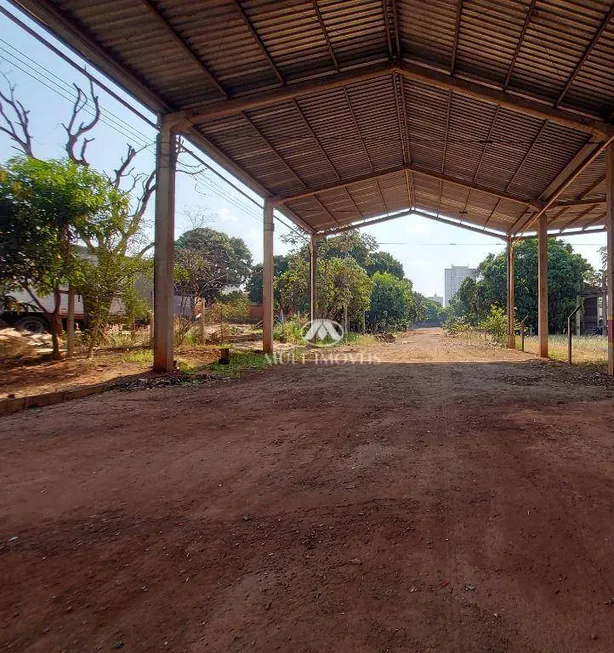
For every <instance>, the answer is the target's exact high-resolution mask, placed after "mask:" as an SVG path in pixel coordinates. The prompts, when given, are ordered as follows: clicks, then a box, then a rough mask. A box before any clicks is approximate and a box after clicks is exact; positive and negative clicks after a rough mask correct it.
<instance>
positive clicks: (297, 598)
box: [0, 331, 614, 653]
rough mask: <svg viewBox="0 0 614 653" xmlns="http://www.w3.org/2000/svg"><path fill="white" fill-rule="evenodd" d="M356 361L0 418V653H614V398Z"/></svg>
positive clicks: (433, 351)
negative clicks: (0, 492)
mask: <svg viewBox="0 0 614 653" xmlns="http://www.w3.org/2000/svg"><path fill="white" fill-rule="evenodd" d="M353 349H354V350H357V351H363V352H364V353H368V352H370V353H371V354H376V355H377V356H378V357H379V358H380V359H381V360H382V361H384V362H381V363H379V364H372V365H369V364H365V365H356V364H355V365H352V364H347V365H335V366H330V365H329V366H326V365H313V364H311V365H283V366H275V367H274V368H272V369H269V370H267V371H265V372H262V373H257V374H251V375H249V376H247V377H244V378H242V379H240V380H233V381H227V382H220V383H217V384H216V385H213V386H197V387H168V388H159V389H153V390H142V391H134V392H120V391H113V392H109V393H105V394H104V395H100V396H96V397H92V398H88V399H83V400H79V401H75V402H70V403H66V404H62V405H60V406H55V407H49V408H44V409H40V410H31V411H27V412H23V413H19V414H15V415H12V416H7V417H4V418H0V433H1V435H0V460H1V461H2V463H1V464H2V503H1V508H0V580H1V584H2V592H1V594H0V624H1V625H0V650H2V651H19V652H21V651H32V652H34V651H36V652H41V653H43V652H44V653H50V652H56V651H57V652H60V651H78V652H84V651H112V650H119V649H121V650H125V651H131V652H132V651H186V652H200V651H216V652H217V651H220V652H221V651H224V652H227V651H229V652H235V651H258V652H262V653H269V652H270V651H304V652H310V653H311V652H316V651H327V652H328V651H334V652H335V653H345V652H347V653H350V652H352V653H356V652H373V653H375V652H378V653H379V652H381V651H394V652H400V651H411V652H420V653H426V652H427V651H431V652H437V653H447V652H452V651H454V652H458V653H473V652H477V651H489V652H490V653H500V652H501V653H502V652H504V651H505V652H514V653H515V652H518V653H520V652H522V653H527V652H537V651H539V652H544V653H546V652H547V653H552V652H554V651H556V652H557V653H563V652H574V653H580V652H581V653H586V652H591V653H592V652H595V653H597V652H602V653H606V652H611V651H612V650H613V644H612V642H614V569H613V562H612V561H613V559H614V557H613V552H614V551H613V543H614V518H613V510H614V508H613V507H614V438H613V435H614V429H613V428H612V424H613V423H614V404H613V402H612V396H613V393H614V387H613V386H612V385H611V384H610V383H609V382H608V381H606V380H605V379H604V378H603V377H597V376H590V375H586V374H583V373H581V372H578V371H576V370H574V369H569V368H566V367H564V366H561V365H555V364H550V363H544V362H540V361H537V360H535V359H531V358H530V357H528V356H525V355H523V354H519V353H515V352H507V351H502V350H495V349H490V348H486V347H483V348H479V347H478V346H476V345H468V344H465V343H462V342H458V341H455V340H450V339H447V338H445V337H444V336H442V335H441V334H440V333H438V332H433V331H430V332H429V331H422V332H420V331H419V332H415V333H413V334H411V335H408V336H407V338H406V339H405V340H404V342H403V343H397V344H389V345H386V344H380V345H374V346H371V347H366V348H353Z"/></svg>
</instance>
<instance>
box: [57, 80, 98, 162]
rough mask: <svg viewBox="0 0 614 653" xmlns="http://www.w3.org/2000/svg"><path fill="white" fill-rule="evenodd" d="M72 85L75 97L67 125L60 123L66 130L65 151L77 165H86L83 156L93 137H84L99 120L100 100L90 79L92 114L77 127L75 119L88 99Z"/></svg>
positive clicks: (78, 88)
mask: <svg viewBox="0 0 614 653" xmlns="http://www.w3.org/2000/svg"><path fill="white" fill-rule="evenodd" d="M73 86H74V87H75V88H76V89H77V97H76V98H75V102H74V104H73V107H72V115H71V117H70V121H69V123H68V125H65V124H64V123H62V127H64V129H65V130H66V153H67V154H68V156H69V158H70V159H71V161H74V162H75V163H78V164H79V165H83V166H88V165H89V163H88V162H87V160H86V158H85V150H86V149H87V146H88V145H89V143H91V142H92V141H93V140H94V139H93V138H85V134H87V132H89V131H90V130H92V129H93V128H94V127H95V126H96V125H97V124H98V121H99V120H100V102H99V100H98V96H97V95H96V93H95V92H94V82H93V81H92V80H91V79H90V95H91V101H92V103H93V104H94V115H93V117H92V120H91V121H90V122H88V123H86V122H84V121H81V122H80V123H79V126H78V127H77V126H76V123H77V120H78V119H79V116H80V114H81V112H82V111H84V110H85V107H86V106H87V105H88V104H89V101H90V100H89V98H88V96H87V94H86V93H85V92H84V91H83V90H81V88H80V87H79V86H77V84H73ZM90 113H91V112H90ZM81 138H83V141H82V143H81V150H80V152H79V154H76V153H75V148H76V146H77V144H78V143H79V140H80V139H81Z"/></svg>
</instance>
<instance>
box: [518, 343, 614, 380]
mask: <svg viewBox="0 0 614 653" xmlns="http://www.w3.org/2000/svg"><path fill="white" fill-rule="evenodd" d="M516 347H517V348H518V349H520V338H519V337H516ZM524 349H525V351H527V352H529V353H531V354H536V355H537V354H539V340H538V337H537V336H526V337H525V339H524ZM548 353H549V355H550V358H552V359H553V360H558V361H565V362H566V361H567V336H566V335H551V336H549V337H548ZM572 360H573V363H574V365H578V366H580V367H583V368H585V369H587V370H595V371H598V370H601V369H603V368H604V367H605V366H606V365H607V361H608V339H607V337H606V336H573V338H572Z"/></svg>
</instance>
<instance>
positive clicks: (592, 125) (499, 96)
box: [182, 61, 614, 140]
mask: <svg viewBox="0 0 614 653" xmlns="http://www.w3.org/2000/svg"><path fill="white" fill-rule="evenodd" d="M395 72H396V73H399V74H400V75H402V76H403V77H404V78H405V79H409V80H411V81H414V82H419V83H421V84H426V85H427V86H432V87H435V88H440V89H442V90H446V91H453V92H454V93H458V94H460V95H464V96H467V97H472V98H474V99H476V100H481V101H483V102H488V103H491V104H495V105H498V106H502V107H505V108H508V109H511V110H513V111H517V112H518V113H521V114H524V115H527V116H532V117H534V118H539V119H540V120H549V121H550V122H553V123H556V124H558V125H562V126H564V127H568V128H570V129H575V130H578V131H582V132H586V133H588V134H592V135H595V136H597V137H599V138H600V139H602V140H603V139H604V137H606V138H607V137H609V136H610V135H611V134H614V124H612V123H607V122H604V121H602V120H598V119H594V120H592V119H588V118H582V117H580V116H578V115H576V114H573V113H570V112H568V111H565V110H564V109H557V108H554V107H551V106H549V105H547V104H542V103H541V102H539V101H537V100H532V99H529V98H525V97H520V96H518V95H512V94H510V93H507V92H505V91H502V90H499V89H496V88H492V87H490V86H486V85H485V84H480V83H477V82H474V81H470V80H467V79H461V78H459V77H452V76H451V75H448V74H446V73H444V72H441V71H437V70H432V69H430V68H426V67H424V66H421V65H417V64H415V63H410V62H407V61H404V62H399V63H390V62H387V63H383V64H381V63H378V64H369V65H367V66H363V67H361V68H357V69H353V70H347V71H343V72H340V73H332V74H330V75H327V76H325V77H320V78H317V79H312V80H308V81H303V82H296V83H293V84H287V85H286V86H284V87H282V88H275V89H267V90H264V91H261V92H254V93H250V94H248V95H243V96H238V97H234V98H230V99H228V100H221V101H215V102H209V103H207V104H204V105H202V106H200V107H196V108H194V109H190V110H187V111H185V112H183V113H182V115H183V116H184V117H185V118H187V119H190V120H194V121H205V120H212V119H216V118H225V117H227V116H234V115H237V114H239V113H241V112H243V111H249V110H251V109H261V108H265V107H269V106H273V105H276V104H279V103H281V102H285V101H288V100H293V99H295V98H298V97H302V96H304V95H312V94H314V93H318V92H324V91H329V90H333V89H336V88H343V87H345V86H348V85H349V84H354V83H357V82H362V81H367V80H370V79H376V78H378V77H382V76H385V75H391V74H393V73H395Z"/></svg>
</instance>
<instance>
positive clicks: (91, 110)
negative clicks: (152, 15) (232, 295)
mask: <svg viewBox="0 0 614 653" xmlns="http://www.w3.org/2000/svg"><path fill="white" fill-rule="evenodd" d="M7 81H8V80H7ZM75 90H76V97H75V101H74V103H73V107H72V113H71V116H70V119H69V120H68V121H67V123H66V124H62V127H63V128H64V131H65V132H66V139H65V142H64V149H65V151H66V156H67V157H68V160H69V161H70V162H71V163H72V164H74V165H75V166H78V167H82V168H84V169H86V170H89V168H90V165H89V162H88V160H87V158H86V154H87V148H88V145H89V143H91V142H92V141H93V140H94V139H93V138H92V137H88V136H86V135H87V134H89V133H91V132H92V130H93V129H94V128H95V127H96V125H97V124H98V121H99V120H100V116H101V110H100V102H99V98H98V96H97V95H96V93H95V90H94V85H93V83H92V82H90V88H89V94H88V93H87V92H85V91H83V90H82V89H81V88H80V87H79V86H77V85H75ZM0 94H1V95H2V103H1V104H0V121H2V122H3V123H4V125H5V126H3V127H2V128H1V129H2V131H4V132H5V133H6V134H7V135H8V136H9V137H10V139H11V140H12V142H13V145H14V147H15V149H17V150H21V151H23V153H24V154H25V155H26V157H28V158H29V159H32V160H38V159H37V157H36V156H35V154H34V151H33V143H34V141H35V139H33V137H32V134H31V133H30V120H29V113H30V112H29V111H28V110H27V109H26V108H25V107H24V105H23V104H22V103H21V102H20V101H19V99H18V98H17V97H16V95H15V86H13V85H11V84H10V83H9V88H8V93H1V92H0ZM84 114H87V115H84ZM137 156H138V151H137V150H135V149H134V148H133V147H132V146H130V145H129V146H128V151H127V154H126V156H125V157H123V158H122V159H121V160H120V163H119V166H118V167H117V169H116V170H114V174H113V175H110V176H107V175H98V176H97V183H98V184H100V185H101V186H106V191H108V193H109V200H110V204H109V206H108V208H107V209H106V210H105V211H101V212H99V213H97V214H96V215H95V216H94V219H92V220H91V221H90V222H89V223H88V224H82V225H81V226H82V227H83V228H81V229H79V230H78V236H79V240H80V241H81V242H83V243H85V245H86V248H87V253H88V254H89V256H87V257H85V258H84V257H83V256H81V257H79V258H78V259H75V260H77V261H78V263H79V265H78V268H79V273H80V274H79V276H78V278H75V279H73V281H74V282H75V283H78V291H79V292H80V294H81V295H82V297H83V305H84V312H85V325H86V331H87V332H88V336H89V347H90V355H91V353H92V350H93V347H94V345H95V344H97V343H98V340H99V339H100V338H101V336H102V333H103V330H104V328H105V326H106V324H107V321H108V317H109V312H110V308H111V302H112V301H113V299H115V298H117V297H122V298H123V299H124V305H125V307H126V309H127V311H128V313H132V314H134V309H135V308H136V307H137V304H140V305H141V307H140V309H142V302H141V301H140V300H139V298H138V297H137V295H136V294H135V292H134V284H135V282H136V279H137V274H140V273H141V272H142V270H143V269H144V268H148V267H150V264H149V262H147V261H144V260H139V259H142V258H143V257H144V255H145V254H146V252H147V251H148V250H149V249H150V248H151V247H153V243H149V244H144V243H143V242H140V240H141V227H142V221H143V217H144V215H145V211H146V209H147V205H148V203H149V200H150V199H151V197H152V196H153V193H154V191H155V174H154V172H153V171H152V172H151V173H150V174H148V175H147V174H135V173H134V171H133V164H134V162H135V159H136V157H137ZM183 171H185V170H183ZM84 174H87V173H84ZM92 174H93V175H96V173H93V172H92ZM125 182H127V183H125ZM122 186H127V190H126V191H122V190H121V188H122ZM137 187H140V193H139V194H138V196H137V197H136V198H135V199H134V201H133V202H129V196H130V195H132V194H133V192H134V191H135V189H136V188H137ZM106 191H105V192H106ZM65 240H66V239H65ZM65 247H66V243H65ZM72 251H74V248H73V250H72ZM66 257H67V258H68V254H66ZM56 303H57V298H56ZM140 309H139V310H140ZM53 319H54V321H55V322H56V323H57V322H58V320H59V315H55V316H54V317H53ZM54 328H55V329H57V328H58V325H57V324H56V325H55V327H54V326H53V325H52V331H53V330H54Z"/></svg>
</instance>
